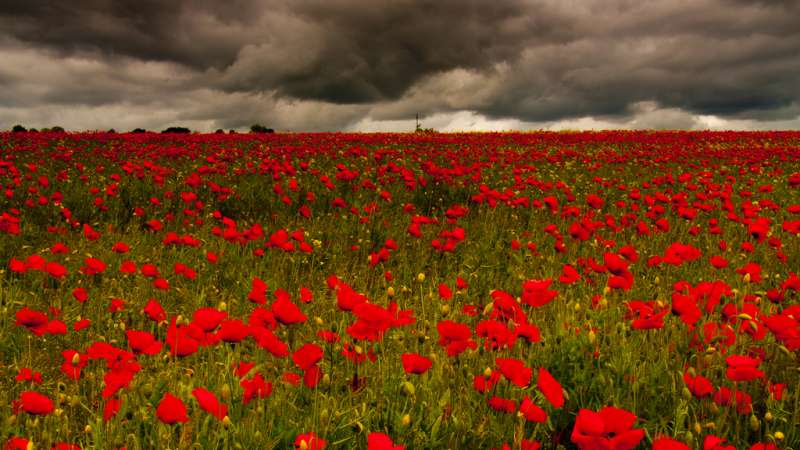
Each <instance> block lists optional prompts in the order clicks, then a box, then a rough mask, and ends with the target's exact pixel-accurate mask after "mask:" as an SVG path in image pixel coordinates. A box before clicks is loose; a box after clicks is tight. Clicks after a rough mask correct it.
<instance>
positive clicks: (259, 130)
mask: <svg viewBox="0 0 800 450" xmlns="http://www.w3.org/2000/svg"><path fill="white" fill-rule="evenodd" d="M11 131H12V132H14V133H36V132H38V131H42V132H49V133H64V132H65V131H64V128H63V127H60V126H54V127H50V128H42V129H41V130H37V129H36V128H25V127H24V126H22V125H19V124H17V125H14V126H13V127H12V128H11ZM130 132H131V133H137V134H138V133H147V132H148V131H147V130H146V129H144V128H134V129H133V130H131V131H130ZM191 132H192V130H191V129H189V128H187V127H181V126H174V127H168V128H165V129H164V130H162V131H161V133H163V134H170V133H176V134H189V133H191ZM250 132H251V133H256V134H269V133H274V132H275V130H274V129H272V128H269V127H266V126H264V125H261V124H258V123H257V124H255V125H252V126H250ZM108 133H111V134H114V133H116V130H114V129H113V128H111V129H110V130H108ZM214 133H216V134H224V133H225V130H223V129H222V128H219V129H217V130H216V131H215V132H214ZM228 133H229V134H236V130H233V129H232V130H228Z"/></svg>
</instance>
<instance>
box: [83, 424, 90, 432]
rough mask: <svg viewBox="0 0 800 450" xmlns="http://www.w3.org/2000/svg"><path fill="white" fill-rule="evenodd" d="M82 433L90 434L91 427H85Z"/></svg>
mask: <svg viewBox="0 0 800 450" xmlns="http://www.w3.org/2000/svg"><path fill="white" fill-rule="evenodd" d="M83 432H84V433H86V434H89V433H91V432H92V426H91V425H86V427H85V428H84V429H83Z"/></svg>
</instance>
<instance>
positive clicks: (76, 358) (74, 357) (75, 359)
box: [72, 353, 81, 364]
mask: <svg viewBox="0 0 800 450" xmlns="http://www.w3.org/2000/svg"><path fill="white" fill-rule="evenodd" d="M79 362H81V355H79V354H77V353H75V354H74V355H72V364H78V363H79Z"/></svg>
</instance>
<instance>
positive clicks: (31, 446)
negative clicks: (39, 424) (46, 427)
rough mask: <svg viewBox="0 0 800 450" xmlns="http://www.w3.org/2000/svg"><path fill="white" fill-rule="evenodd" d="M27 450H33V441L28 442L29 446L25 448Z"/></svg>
mask: <svg viewBox="0 0 800 450" xmlns="http://www.w3.org/2000/svg"><path fill="white" fill-rule="evenodd" d="M25 450H33V439H29V440H28V445H26V446H25Z"/></svg>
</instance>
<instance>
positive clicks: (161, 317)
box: [143, 298, 167, 322]
mask: <svg viewBox="0 0 800 450" xmlns="http://www.w3.org/2000/svg"><path fill="white" fill-rule="evenodd" d="M143 311H144V313H145V314H147V317H148V318H150V320H152V321H153V322H164V321H166V320H167V313H166V311H164V308H163V307H161V305H160V304H159V303H158V302H157V301H155V300H154V299H152V298H151V299H150V300H148V301H147V304H146V305H145V307H144V309H143Z"/></svg>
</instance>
